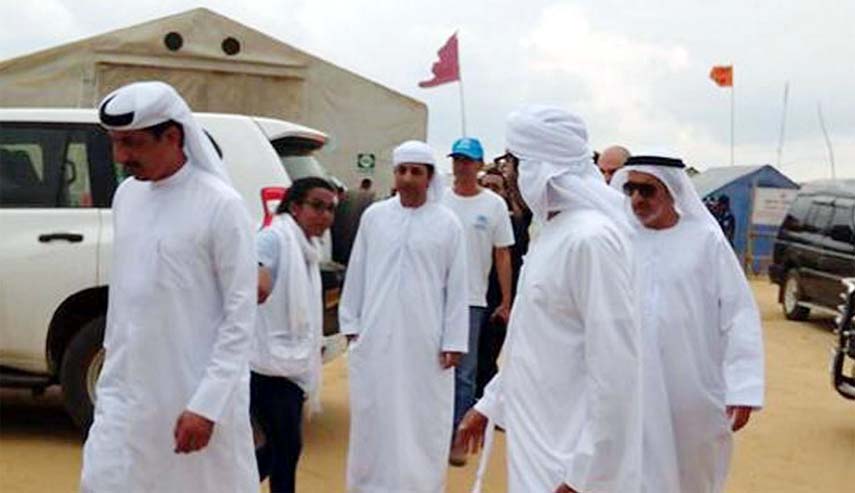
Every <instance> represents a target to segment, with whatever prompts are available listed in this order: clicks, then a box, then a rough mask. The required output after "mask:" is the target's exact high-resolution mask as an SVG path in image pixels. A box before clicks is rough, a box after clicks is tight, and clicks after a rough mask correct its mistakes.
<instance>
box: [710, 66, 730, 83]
mask: <svg viewBox="0 0 855 493" xmlns="http://www.w3.org/2000/svg"><path fill="white" fill-rule="evenodd" d="M710 79H712V80H713V82H715V83H716V84H717V85H718V86H719V87H733V65H716V66H714V67H713V68H712V70H710Z"/></svg>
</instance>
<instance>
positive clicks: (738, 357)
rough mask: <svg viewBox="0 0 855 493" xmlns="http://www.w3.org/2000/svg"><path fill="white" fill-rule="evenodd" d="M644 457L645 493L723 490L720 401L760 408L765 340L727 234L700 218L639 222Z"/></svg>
mask: <svg viewBox="0 0 855 493" xmlns="http://www.w3.org/2000/svg"><path fill="white" fill-rule="evenodd" d="M636 250H637V254H638V258H639V264H638V265H639V273H640V279H641V292H642V334H643V338H642V340H643V342H644V351H645V353H644V354H645V359H644V365H643V366H644V378H645V381H644V388H645V399H644V407H645V410H644V416H645V437H644V462H643V466H642V467H643V471H644V475H645V491H647V492H649V493H654V492H655V493H714V492H720V491H724V483H725V479H726V477H727V470H728V466H729V462H730V454H731V431H730V422H729V420H728V419H727V416H726V414H725V406H727V405H741V406H751V407H755V408H759V407H762V405H763V385H764V372H763V341H762V332H761V325H760V316H759V313H758V311H757V306H756V304H755V302H754V297H753V296H752V294H751V289H750V287H749V286H748V282H747V281H746V279H745V275H744V273H743V271H742V269H741V268H740V266H739V263H738V261H737V259H736V256H735V255H734V253H733V250H732V248H731V246H730V245H729V244H728V243H727V240H725V239H724V237H723V236H722V235H721V234H719V233H718V232H717V231H713V230H710V228H709V227H708V226H707V225H706V224H705V223H703V224H702V223H700V222H698V221H691V220H680V221H679V222H678V223H677V225H676V226H674V227H672V228H669V229H664V230H651V229H641V230H640V231H639V235H638V238H637V240H636Z"/></svg>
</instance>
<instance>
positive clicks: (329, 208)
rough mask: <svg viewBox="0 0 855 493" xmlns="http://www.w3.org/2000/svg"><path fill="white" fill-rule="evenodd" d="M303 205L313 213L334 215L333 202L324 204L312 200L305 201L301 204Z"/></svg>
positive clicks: (320, 201) (334, 206) (317, 200)
mask: <svg viewBox="0 0 855 493" xmlns="http://www.w3.org/2000/svg"><path fill="white" fill-rule="evenodd" d="M303 204H305V205H307V206H309V207H311V208H312V209H313V210H314V211H315V212H329V213H330V214H334V213H335V208H336V204H335V202H324V201H323V200H319V199H313V200H306V201H304V202H303Z"/></svg>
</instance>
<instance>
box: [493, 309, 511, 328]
mask: <svg viewBox="0 0 855 493" xmlns="http://www.w3.org/2000/svg"><path fill="white" fill-rule="evenodd" d="M490 318H492V319H493V320H498V321H500V322H501V323H503V324H504V325H507V324H508V320H510V318H511V306H510V305H506V304H501V305H499V306H497V307H496V309H495V310H494V311H493V315H492V316H491V317H490Z"/></svg>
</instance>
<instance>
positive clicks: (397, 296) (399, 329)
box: [339, 141, 469, 493]
mask: <svg viewBox="0 0 855 493" xmlns="http://www.w3.org/2000/svg"><path fill="white" fill-rule="evenodd" d="M393 162H394V166H395V187H396V188H397V191H398V194H397V195H396V196H394V197H392V198H389V199H387V200H384V201H382V202H378V203H376V204H374V205H372V206H371V207H369V208H368V210H366V211H365V214H364V215H363V216H362V219H361V222H360V225H359V231H358V232H357V235H356V241H355V243H354V246H353V251H352V253H351V257H350V263H349V264H348V269H347V278H346V279H345V283H344V291H343V293H342V298H341V305H340V306H339V320H340V322H341V324H340V325H341V331H342V333H344V334H345V335H347V336H348V339H350V341H351V342H350V345H349V351H348V365H349V379H350V415H351V421H350V444H349V450H348V457H347V491H349V492H351V493H404V492H406V493H441V492H443V491H445V476H446V469H447V466H448V450H449V447H450V445H451V436H450V435H449V433H448V430H449V429H450V428H451V426H452V411H453V407H454V369H453V367H454V366H455V365H456V364H457V362H459V359H460V355H461V354H462V353H465V352H466V350H467V336H468V323H469V316H468V304H467V284H466V263H465V258H466V245H465V239H464V236H463V229H462V227H461V226H460V222H459V221H458V220H457V218H456V217H454V213H453V212H451V211H450V210H448V209H447V208H445V207H444V206H442V205H441V204H440V203H439V197H440V194H441V193H442V190H443V188H442V185H441V183H440V177H439V174H438V172H436V171H435V169H434V157H433V151H432V149H431V148H430V147H428V145H427V144H424V143H422V142H417V141H409V142H405V143H403V144H401V145H400V146H398V147H397V148H396V149H395V151H394V153H393Z"/></svg>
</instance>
